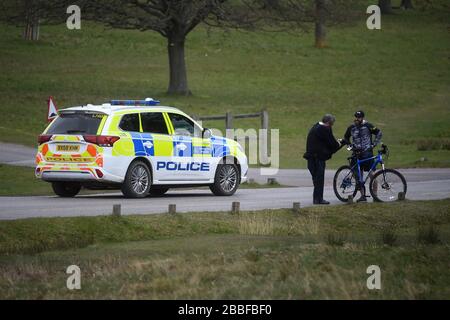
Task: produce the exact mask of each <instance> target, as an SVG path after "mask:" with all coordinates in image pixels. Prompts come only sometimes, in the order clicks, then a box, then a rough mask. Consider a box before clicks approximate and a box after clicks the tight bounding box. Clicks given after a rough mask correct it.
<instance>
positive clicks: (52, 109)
mask: <svg viewBox="0 0 450 320" xmlns="http://www.w3.org/2000/svg"><path fill="white" fill-rule="evenodd" d="M57 115H58V109H57V108H56V104H55V102H54V101H53V97H51V96H50V97H48V113H47V121H48V122H50V121H52V120H53V119H55V118H56V116H57Z"/></svg>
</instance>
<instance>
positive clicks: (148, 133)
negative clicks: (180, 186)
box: [140, 112, 173, 182]
mask: <svg viewBox="0 0 450 320" xmlns="http://www.w3.org/2000/svg"><path fill="white" fill-rule="evenodd" d="M140 119H141V126H142V130H141V131H142V133H141V139H142V148H143V152H144V153H145V156H146V157H147V159H149V160H150V162H151V164H152V167H153V180H154V181H156V182H157V181H164V180H170V179H171V178H173V177H172V176H173V174H172V173H171V172H170V171H169V170H167V168H166V164H167V162H168V161H170V159H171V158H172V154H173V144H172V136H171V135H170V134H169V127H168V126H167V121H166V119H165V116H164V114H163V113H162V112H141V113H140Z"/></svg>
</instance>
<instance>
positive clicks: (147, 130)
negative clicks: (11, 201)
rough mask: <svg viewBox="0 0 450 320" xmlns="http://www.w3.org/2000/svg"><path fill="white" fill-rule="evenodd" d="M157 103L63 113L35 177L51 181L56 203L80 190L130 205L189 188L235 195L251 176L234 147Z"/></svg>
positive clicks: (42, 144)
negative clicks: (115, 193) (113, 191)
mask: <svg viewBox="0 0 450 320" xmlns="http://www.w3.org/2000/svg"><path fill="white" fill-rule="evenodd" d="M158 104H159V101H156V100H153V99H151V98H147V99H145V100H112V101H111V103H108V104H103V105H90V104H88V105H86V106H78V107H72V108H67V109H63V110H60V111H59V112H58V116H57V117H56V118H55V119H54V120H53V121H52V122H51V123H50V124H49V126H48V127H47V128H46V129H45V131H44V132H43V133H42V134H41V135H40V136H39V139H38V143H39V147H38V152H37V155H36V165H37V166H36V170H35V175H36V177H37V178H40V179H42V180H44V181H48V182H51V183H52V187H53V190H54V192H55V193H56V194H57V195H59V196H61V197H73V196H75V195H77V194H78V192H79V191H80V189H81V188H82V187H86V188H89V189H108V188H120V189H121V190H122V192H123V194H124V195H125V196H126V197H130V198H142V197H145V196H147V195H148V194H150V195H162V194H164V193H165V192H167V190H169V189H170V188H176V187H191V186H209V187H210V189H211V191H212V192H213V193H214V194H215V195H221V196H229V195H232V194H234V193H235V192H236V190H237V188H238V187H239V184H240V183H242V182H244V181H246V179H247V177H246V176H247V170H248V163H247V157H246V155H245V152H244V150H243V149H242V147H241V146H240V145H239V143H237V142H236V141H234V140H230V139H226V138H223V137H216V136H212V134H211V131H210V130H209V129H206V128H202V127H201V126H200V125H199V124H198V123H197V122H196V121H194V120H193V119H192V118H191V117H189V116H188V115H186V114H185V113H183V112H182V111H180V110H178V109H176V108H172V107H163V106H158Z"/></svg>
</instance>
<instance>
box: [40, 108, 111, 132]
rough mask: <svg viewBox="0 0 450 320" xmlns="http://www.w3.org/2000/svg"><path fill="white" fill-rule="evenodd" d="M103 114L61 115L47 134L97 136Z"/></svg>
mask: <svg viewBox="0 0 450 320" xmlns="http://www.w3.org/2000/svg"><path fill="white" fill-rule="evenodd" d="M105 116H106V115H104V114H101V113H68V114H60V115H59V117H58V118H57V119H56V120H55V121H54V122H53V123H52V125H51V126H50V128H48V130H47V132H46V134H97V130H98V127H99V125H100V122H101V121H102V119H103V117H105Z"/></svg>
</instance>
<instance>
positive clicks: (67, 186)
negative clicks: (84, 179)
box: [52, 182, 81, 198]
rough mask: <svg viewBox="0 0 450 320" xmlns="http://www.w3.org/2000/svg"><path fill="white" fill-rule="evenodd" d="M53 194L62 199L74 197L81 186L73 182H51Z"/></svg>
mask: <svg viewBox="0 0 450 320" xmlns="http://www.w3.org/2000/svg"><path fill="white" fill-rule="evenodd" d="M52 188H53V191H54V192H55V194H57V195H58V196H60V197H64V198H71V197H75V196H76V195H77V194H78V192H80V190H81V185H80V184H79V183H74V182H52Z"/></svg>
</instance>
